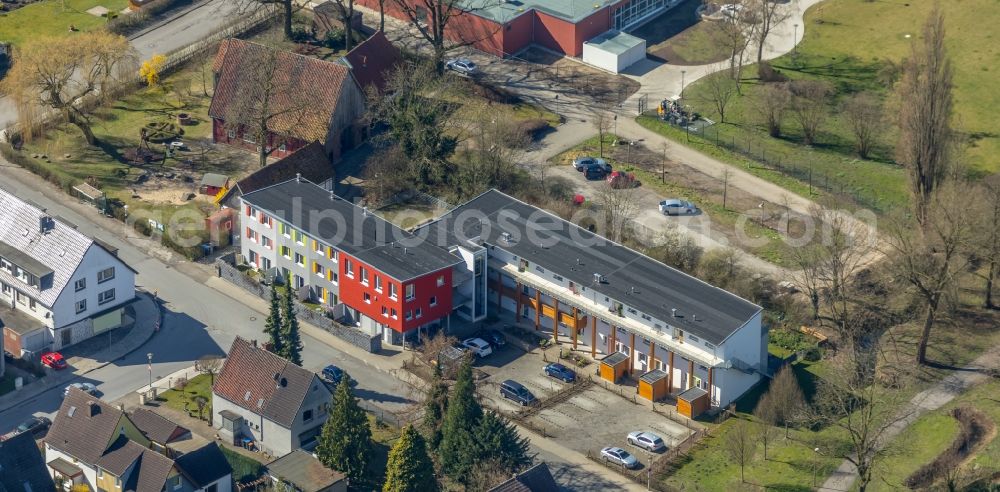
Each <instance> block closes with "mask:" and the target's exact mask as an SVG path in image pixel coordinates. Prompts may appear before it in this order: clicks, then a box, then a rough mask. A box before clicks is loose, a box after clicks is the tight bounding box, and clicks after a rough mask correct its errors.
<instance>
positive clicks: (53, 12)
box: [0, 0, 128, 46]
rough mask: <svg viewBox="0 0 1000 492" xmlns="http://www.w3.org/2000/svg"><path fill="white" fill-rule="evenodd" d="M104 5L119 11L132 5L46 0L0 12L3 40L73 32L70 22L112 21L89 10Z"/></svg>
mask: <svg viewBox="0 0 1000 492" xmlns="http://www.w3.org/2000/svg"><path fill="white" fill-rule="evenodd" d="M96 6H103V7H106V8H107V9H108V10H110V11H112V12H118V11H121V10H122V9H124V8H125V7H126V6H128V1H127V0H42V1H40V2H36V3H32V4H30V5H26V6H24V7H21V8H19V9H17V10H15V11H13V12H7V13H4V14H0V42H11V43H13V44H14V45H15V46H17V45H19V44H22V43H24V42H25V41H27V40H28V39H32V38H39V37H46V36H72V35H73V34H74V33H72V32H70V30H69V26H73V27H75V28H76V29H77V30H78V31H90V30H93V29H97V28H99V27H101V26H103V25H104V24H106V23H107V22H108V20H107V18H105V17H97V16H93V15H90V14H88V13H87V10H89V9H91V8H93V7H96Z"/></svg>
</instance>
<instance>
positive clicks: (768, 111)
mask: <svg viewBox="0 0 1000 492" xmlns="http://www.w3.org/2000/svg"><path fill="white" fill-rule="evenodd" d="M791 99H792V93H791V92H790V91H789V90H788V83H786V82H780V83H772V84H766V85H765V86H764V88H763V89H762V90H761V95H760V97H759V98H757V102H756V105H757V111H758V112H759V113H760V116H761V120H763V122H764V126H766V127H767V134H768V135H770V136H772V137H775V138H777V137H780V136H781V121H782V120H783V119H784V117H785V111H786V110H787V109H788V105H789V103H790V102H791Z"/></svg>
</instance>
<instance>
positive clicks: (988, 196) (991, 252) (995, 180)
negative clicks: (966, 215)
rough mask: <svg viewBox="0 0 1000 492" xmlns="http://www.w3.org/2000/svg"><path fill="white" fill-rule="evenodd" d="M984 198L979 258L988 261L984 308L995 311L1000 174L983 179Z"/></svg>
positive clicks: (999, 259) (999, 253)
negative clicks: (994, 295) (994, 287)
mask: <svg viewBox="0 0 1000 492" xmlns="http://www.w3.org/2000/svg"><path fill="white" fill-rule="evenodd" d="M980 190H981V193H977V195H980V196H982V197H983V198H984V200H983V203H984V212H985V213H984V217H983V219H984V220H983V221H982V222H981V225H982V228H983V229H982V231H983V233H982V234H981V235H980V241H979V247H978V256H979V257H980V258H983V259H984V260H985V261H986V272H985V273H983V274H981V276H982V277H983V280H985V281H986V285H985V286H984V287H983V307H985V308H986V309H993V308H995V307H996V305H995V304H994V303H993V282H994V281H995V280H996V278H997V275H998V274H1000V174H993V175H991V176H988V177H986V178H985V179H983V181H982V183H981V184H980Z"/></svg>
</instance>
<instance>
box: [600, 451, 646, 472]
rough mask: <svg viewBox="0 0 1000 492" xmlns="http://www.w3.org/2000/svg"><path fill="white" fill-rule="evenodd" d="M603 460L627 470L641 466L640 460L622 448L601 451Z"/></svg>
mask: <svg viewBox="0 0 1000 492" xmlns="http://www.w3.org/2000/svg"><path fill="white" fill-rule="evenodd" d="M601 458H603V459H604V461H607V462H609V463H614V464H616V465H621V466H623V467H625V468H628V469H632V468H635V467H637V466H639V460H637V459H635V456H632V455H631V454H630V453H629V452H628V451H625V450H624V449H622V448H616V447H610V446H609V447H606V448H604V449H602V450H601Z"/></svg>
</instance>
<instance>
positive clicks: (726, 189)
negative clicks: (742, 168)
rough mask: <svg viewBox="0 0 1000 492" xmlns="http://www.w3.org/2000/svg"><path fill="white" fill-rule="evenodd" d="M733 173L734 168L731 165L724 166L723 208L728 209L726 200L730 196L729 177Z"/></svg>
mask: <svg viewBox="0 0 1000 492" xmlns="http://www.w3.org/2000/svg"><path fill="white" fill-rule="evenodd" d="M732 175H733V170H732V169H730V168H729V166H724V167H723V168H722V176H721V178H722V209H723V210H725V209H726V200H727V199H728V198H729V178H730V177H731V176H732Z"/></svg>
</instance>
